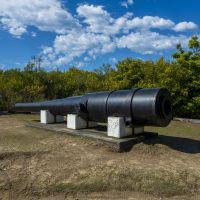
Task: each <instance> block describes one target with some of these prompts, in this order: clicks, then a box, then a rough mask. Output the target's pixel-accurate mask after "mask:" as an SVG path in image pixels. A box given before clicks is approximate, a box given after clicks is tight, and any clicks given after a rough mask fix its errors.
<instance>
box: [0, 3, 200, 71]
mask: <svg viewBox="0 0 200 200" xmlns="http://www.w3.org/2000/svg"><path fill="white" fill-rule="evenodd" d="M199 9H200V1H198V0H173V1H172V0H171V1H170V0H121V1H114V0H113V1H110V0H103V1H97V0H86V1H78V0H62V1H61V0H42V1H41V0H34V1H32V0H18V1H16V0H1V5H0V68H1V69H10V68H23V67H24V66H25V65H26V63H27V62H28V61H29V60H30V58H31V57H32V56H39V55H41V56H42V59H43V63H42V66H43V67H44V68H46V69H47V70H52V69H57V68H59V69H61V70H65V69H68V68H69V67H71V66H77V67H80V68H81V69H88V70H91V69H94V68H97V67H99V66H101V65H102V64H103V63H110V64H112V65H114V64H115V63H116V62H117V61H118V60H121V59H123V58H126V57H133V58H140V59H144V60H147V59H152V60H155V59H157V58H159V57H160V56H164V57H165V58H166V59H171V54H172V52H174V51H175V46H176V44H177V43H182V45H183V46H184V47H186V45H187V41H188V39H189V38H190V37H191V36H192V35H198V36H199V35H200V34H199V33H200V27H199V26H200V14H199Z"/></svg>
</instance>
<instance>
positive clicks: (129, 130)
mask: <svg viewBox="0 0 200 200" xmlns="http://www.w3.org/2000/svg"><path fill="white" fill-rule="evenodd" d="M143 132H144V127H130V126H126V124H125V121H124V118H123V117H108V130H107V134H108V136H110V137H115V138H123V137H127V136H129V135H136V134H140V133H143Z"/></svg>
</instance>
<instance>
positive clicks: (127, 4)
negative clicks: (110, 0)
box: [121, 0, 134, 8]
mask: <svg viewBox="0 0 200 200" xmlns="http://www.w3.org/2000/svg"><path fill="white" fill-rule="evenodd" d="M133 4H134V1H133V0H126V1H122V2H121V6H124V7H126V8H128V7H129V6H131V5H133Z"/></svg>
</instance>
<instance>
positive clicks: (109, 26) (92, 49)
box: [43, 4, 188, 66]
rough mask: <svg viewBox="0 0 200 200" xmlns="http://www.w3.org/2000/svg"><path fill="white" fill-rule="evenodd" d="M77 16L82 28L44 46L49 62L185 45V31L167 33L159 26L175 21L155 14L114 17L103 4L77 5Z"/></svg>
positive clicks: (51, 63) (149, 51) (169, 24)
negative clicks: (120, 51) (126, 50)
mask: <svg viewBox="0 0 200 200" xmlns="http://www.w3.org/2000/svg"><path fill="white" fill-rule="evenodd" d="M77 14H78V15H77V17H78V19H79V24H84V25H82V29H81V31H80V30H79V31H77V30H76V29H72V30H71V32H69V33H67V34H63V35H59V36H57V37H56V39H55V41H54V43H53V46H52V47H45V48H44V49H43V55H44V57H46V61H45V63H48V64H49V65H56V66H59V65H65V64H68V63H71V62H74V60H76V58H80V57H83V61H84V62H85V61H91V60H92V59H93V60H94V59H96V58H97V57H98V56H99V55H103V54H106V53H110V52H113V51H114V50H115V49H123V48H127V49H129V50H131V51H134V52H137V53H140V54H154V53H157V54H160V53H162V52H163V51H167V50H169V49H172V48H174V47H175V46H176V44H177V43H182V44H183V46H184V45H186V43H187V41H188V37H187V36H184V35H166V34H161V33H159V32H158V29H160V30H163V29H167V30H173V29H174V27H176V25H175V23H174V22H173V21H172V20H170V19H164V18H161V17H158V16H144V17H133V14H132V13H126V14H125V15H123V16H120V17H118V18H113V17H112V16H111V15H110V13H108V12H107V11H106V10H105V9H104V7H103V6H94V5H88V4H85V5H79V6H78V7H77Z"/></svg>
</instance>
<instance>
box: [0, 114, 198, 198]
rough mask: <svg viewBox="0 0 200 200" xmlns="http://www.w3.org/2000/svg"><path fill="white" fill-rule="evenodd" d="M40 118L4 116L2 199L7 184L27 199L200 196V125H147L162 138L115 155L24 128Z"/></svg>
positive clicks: (72, 139)
mask: <svg viewBox="0 0 200 200" xmlns="http://www.w3.org/2000/svg"><path fill="white" fill-rule="evenodd" d="M38 118H39V117H38V115H6V116H0V127H1V128H0V161H1V162H0V197H1V192H8V191H7V190H4V188H6V187H7V185H8V183H9V184H10V187H11V188H10V190H11V192H12V194H15V195H16V196H17V195H24V196H26V197H27V199H30V198H32V197H34V198H40V197H41V198H43V197H48V196H49V195H50V196H52V195H56V194H72V195H74V194H76V195H78V196H79V197H80V198H81V195H83V194H86V195H89V194H92V193H97V194H102V193H110V194H112V195H113V191H115V193H116V192H118V193H119V194H122V193H123V194H124V192H125V194H126V195H125V197H123V199H126V198H129V196H128V195H129V194H131V195H133V193H138V192H139V193H141V194H148V195H150V196H151V195H153V197H152V198H155V199H159V198H161V197H170V199H171V198H175V196H177V195H178V196H179V197H180V198H179V199H183V196H184V197H185V198H188V199H192V197H193V195H194V196H195V198H196V197H197V199H198V198H199V197H200V196H199V193H200V191H199V188H200V168H199V163H200V125H199V124H191V123H186V122H178V121H173V122H172V123H171V124H170V125H169V126H168V127H166V128H159V127H156V128H155V127H148V128H146V130H148V131H155V132H158V133H159V137H158V138H157V139H153V140H147V141H145V142H143V143H140V144H137V145H135V146H134V147H133V148H132V150H131V151H130V152H126V153H116V152H112V151H110V150H109V149H108V148H106V147H104V146H100V147H99V146H98V145H96V143H95V142H93V141H89V140H84V139H81V138H78V137H72V136H67V135H64V134H58V133H53V132H49V131H44V130H38V129H34V128H28V127H26V126H25V124H26V123H27V122H29V121H32V120H38ZM1 170H2V172H1ZM6 174H7V175H8V176H6ZM1 175H2V177H5V176H6V177H8V178H9V180H8V181H6V180H4V178H2V179H1ZM24 196H23V198H22V199H24V198H25V197H24ZM140 199H143V196H142V195H141V196H140Z"/></svg>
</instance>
